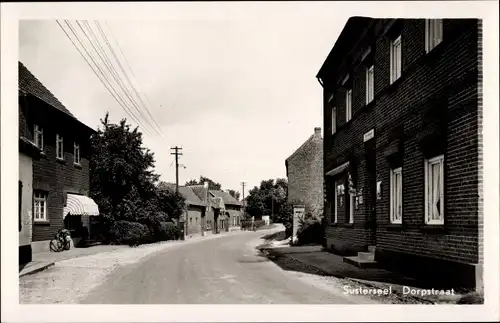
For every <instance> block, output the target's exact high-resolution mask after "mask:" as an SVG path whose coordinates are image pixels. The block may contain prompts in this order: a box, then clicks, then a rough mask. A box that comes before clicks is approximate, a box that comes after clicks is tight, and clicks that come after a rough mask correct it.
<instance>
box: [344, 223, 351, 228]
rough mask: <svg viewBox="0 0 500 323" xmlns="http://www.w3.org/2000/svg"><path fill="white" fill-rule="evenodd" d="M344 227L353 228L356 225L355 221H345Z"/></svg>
mask: <svg viewBox="0 0 500 323" xmlns="http://www.w3.org/2000/svg"><path fill="white" fill-rule="evenodd" d="M343 227H344V228H352V227H354V222H353V223H344V225H343Z"/></svg>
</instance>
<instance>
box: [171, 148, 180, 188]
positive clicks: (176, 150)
mask: <svg viewBox="0 0 500 323" xmlns="http://www.w3.org/2000/svg"><path fill="white" fill-rule="evenodd" d="M170 149H172V150H175V152H172V153H170V155H175V192H176V193H179V156H182V153H181V152H179V150H182V148H180V147H177V146H175V147H173V148H170Z"/></svg>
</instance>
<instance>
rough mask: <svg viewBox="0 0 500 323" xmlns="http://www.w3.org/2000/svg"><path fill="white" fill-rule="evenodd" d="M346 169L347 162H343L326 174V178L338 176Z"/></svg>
mask: <svg viewBox="0 0 500 323" xmlns="http://www.w3.org/2000/svg"><path fill="white" fill-rule="evenodd" d="M347 167H349V162H345V163H343V164H342V165H340V166H337V167H335V168H334V169H332V170H331V171H329V172H327V173H326V176H335V175H337V174H340V173H342V172H343V171H345V170H346V169H347Z"/></svg>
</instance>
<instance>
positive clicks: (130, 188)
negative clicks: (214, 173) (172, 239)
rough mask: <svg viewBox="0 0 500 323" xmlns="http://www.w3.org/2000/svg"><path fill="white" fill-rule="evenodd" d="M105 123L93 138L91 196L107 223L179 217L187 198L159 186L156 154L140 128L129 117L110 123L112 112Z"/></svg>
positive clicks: (102, 122) (142, 221)
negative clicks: (143, 136) (134, 126)
mask: <svg viewBox="0 0 500 323" xmlns="http://www.w3.org/2000/svg"><path fill="white" fill-rule="evenodd" d="M101 126H102V129H101V127H99V129H98V130H97V132H96V133H95V134H94V135H92V137H91V158H90V196H91V197H92V198H93V199H94V200H95V201H96V203H97V204H98V205H99V210H100V212H101V214H102V215H103V218H104V222H105V224H107V225H108V227H109V225H111V223H114V222H116V221H120V220H123V221H130V222H141V223H144V222H147V219H148V218H151V217H157V216H158V215H160V217H159V218H158V219H157V220H159V221H160V220H165V214H166V215H167V216H168V217H176V216H177V214H178V209H179V208H182V207H183V205H182V201H183V199H182V198H181V197H180V196H176V195H175V193H173V195H172V194H171V193H166V192H163V191H161V190H159V189H158V187H157V185H156V183H157V182H158V178H159V176H158V175H157V174H155V173H154V162H155V160H154V154H153V153H152V152H151V151H150V150H149V149H147V148H145V147H144V146H143V142H142V133H141V132H139V130H138V128H137V127H136V128H135V129H131V127H130V125H129V124H127V121H126V119H122V120H121V121H120V122H119V123H118V124H113V123H110V122H109V113H106V116H105V118H104V120H102V119H101ZM161 213H164V215H161Z"/></svg>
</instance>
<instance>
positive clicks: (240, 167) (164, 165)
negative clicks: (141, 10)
mask: <svg viewBox="0 0 500 323" xmlns="http://www.w3.org/2000/svg"><path fill="white" fill-rule="evenodd" d="M219 5H220V6H223V5H224V4H223V3H220V4H219ZM332 8H333V6H332ZM333 12H334V11H328V10H318V8H317V7H314V6H304V5H303V4H302V5H294V4H293V3H291V4H289V5H286V6H282V10H279V11H276V10H266V5H265V4H262V5H261V6H260V7H254V8H253V10H248V11H240V12H239V14H238V15H233V16H230V15H222V14H221V11H218V10H216V9H214V10H208V11H206V13H205V14H204V15H193V14H190V13H189V12H188V11H187V10H186V14H185V15H183V11H182V10H180V11H179V12H178V14H177V15H175V17H172V16H170V17H168V18H165V19H147V20H146V19H143V20H124V19H120V20H99V22H100V24H101V26H103V30H104V32H105V33H106V34H107V36H108V37H109V39H112V40H114V41H116V43H118V44H119V45H118V46H119V47H118V46H117V45H116V43H115V45H114V48H115V50H116V51H117V52H118V53H120V52H119V51H118V49H119V50H121V52H122V53H123V56H120V57H122V59H121V62H122V64H123V66H124V67H125V69H126V70H127V66H130V67H131V70H132V72H133V73H130V71H129V70H128V71H129V72H128V76H129V77H130V79H131V80H132V82H133V83H134V84H135V86H136V89H137V90H138V92H139V93H140V94H141V96H142V97H143V98H144V99H145V103H146V106H147V107H148V108H149V112H150V114H151V115H152V116H153V117H154V120H155V122H156V123H157V124H158V125H159V126H160V128H161V130H162V133H163V135H162V137H155V136H153V135H147V134H145V138H144V145H145V146H146V147H148V148H149V149H151V150H152V151H153V152H154V153H155V159H156V164H155V170H156V172H157V173H158V174H160V175H161V180H164V181H169V182H175V163H173V161H174V156H172V155H171V154H170V153H171V150H170V148H171V147H173V146H180V147H182V148H183V150H182V153H183V155H182V156H181V157H180V163H181V164H183V165H185V168H184V167H181V168H180V169H179V183H180V184H184V183H185V182H186V181H187V180H189V179H193V178H196V179H198V178H199V176H200V175H203V176H206V177H209V178H211V179H212V180H214V181H216V182H219V183H221V185H222V188H223V189H235V190H238V191H240V192H241V182H243V181H244V182H246V183H247V184H246V188H245V191H246V193H247V192H248V190H249V189H251V188H253V187H254V186H256V185H259V183H260V181H261V180H265V179H270V178H282V177H286V169H285V159H286V158H287V157H288V156H289V155H291V154H292V153H293V152H294V151H295V149H296V148H298V147H299V146H300V145H301V144H302V143H303V142H304V141H305V140H307V139H308V137H309V136H310V135H312V134H313V132H314V127H322V120H323V119H322V88H321V85H320V84H319V83H318V81H317V79H316V77H315V76H316V74H317V72H318V70H319V69H320V67H321V65H322V64H323V62H324V60H325V58H326V56H327V55H328V53H329V52H330V50H331V48H332V47H333V45H334V43H335V41H336V39H337V37H338V35H339V34H340V32H341V30H342V28H343V27H344V25H345V23H346V22H347V19H348V16H346V15H339V16H338V17H337V15H335V14H332V13H333ZM60 22H61V23H63V22H62V21H60ZM70 22H71V24H72V25H73V26H75V28H76V27H77V25H76V22H75V21H74V20H71V21H70ZM92 23H93V22H92V21H90V24H92ZM63 26H65V25H64V23H63ZM65 27H66V26H65ZM77 30H78V29H77ZM68 31H69V30H68ZM70 35H71V34H70ZM81 35H83V34H81ZM87 47H89V48H91V47H90V45H89V46H87ZM123 57H124V58H125V59H123ZM19 59H20V61H21V62H22V63H23V64H24V65H25V66H26V67H27V68H28V69H29V70H30V71H31V72H32V73H33V74H34V75H35V76H36V77H37V78H38V79H39V80H40V81H41V82H42V83H43V84H44V85H45V86H46V87H47V88H48V89H49V90H50V91H51V92H52V93H53V94H54V95H55V96H56V97H57V98H58V99H59V100H60V101H61V102H62V103H63V104H64V105H65V106H66V107H67V108H68V109H69V110H70V111H71V112H72V113H73V114H74V115H75V116H76V117H77V118H78V119H79V120H80V121H82V122H84V123H85V124H87V125H88V126H90V127H92V128H94V129H97V127H98V126H99V123H100V121H99V120H100V119H101V118H103V117H104V115H105V113H106V111H109V113H110V119H111V121H112V122H117V121H119V120H120V119H122V118H127V120H128V121H129V122H130V123H131V124H133V125H136V123H135V122H134V121H132V120H131V119H130V117H129V115H128V114H127V113H126V112H125V111H124V110H123V108H122V107H121V106H120V105H119V104H118V103H117V102H116V100H115V99H114V98H113V97H112V96H111V95H110V94H109V92H108V91H107V90H106V88H105V87H104V86H103V84H102V83H101V82H100V81H99V79H98V78H97V76H96V75H95V74H94V72H93V71H92V69H91V68H90V67H89V66H88V65H87V63H86V62H85V60H84V59H83V58H82V57H81V55H80V54H79V52H78V51H77V50H76V48H75V47H74V46H73V44H72V43H71V41H70V40H69V39H68V38H67V37H66V35H65V34H64V32H63V31H62V30H61V28H60V27H59V25H58V24H57V22H56V20H20V22H19ZM96 59H97V56H96ZM126 63H128V65H126ZM101 65H102V64H101ZM146 99H147V100H149V102H150V104H148V101H147V100H146ZM144 123H145V122H143V124H144ZM139 129H141V127H139Z"/></svg>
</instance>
